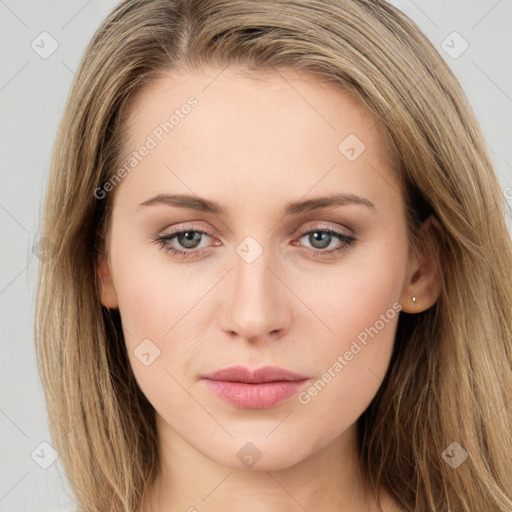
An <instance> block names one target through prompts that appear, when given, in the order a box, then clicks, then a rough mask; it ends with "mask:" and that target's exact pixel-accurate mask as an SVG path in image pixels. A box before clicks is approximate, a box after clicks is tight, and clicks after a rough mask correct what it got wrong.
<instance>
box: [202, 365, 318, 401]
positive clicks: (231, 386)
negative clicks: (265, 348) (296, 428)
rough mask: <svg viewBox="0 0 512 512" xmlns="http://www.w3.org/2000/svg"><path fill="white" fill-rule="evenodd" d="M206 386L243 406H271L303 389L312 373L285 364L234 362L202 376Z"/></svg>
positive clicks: (227, 399)
mask: <svg viewBox="0 0 512 512" xmlns="http://www.w3.org/2000/svg"><path fill="white" fill-rule="evenodd" d="M202 380H203V381H204V383H205V385H206V387H207V388H208V389H209V390H210V391H211V392H213V393H214V394H215V395H217V396H218V397H219V398H221V399H222V400H224V401H225V402H227V403H229V404H230V405H233V406H234V407H237V408H240V409H268V408H270V407H275V406H277V405H278V404H280V403H282V402H284V401H285V400H286V399H288V398H290V397H291V396H293V395H295V394H296V393H298V392H299V391H300V389H301V388H302V387H303V386H304V384H305V383H306V382H307V381H308V380H309V377H307V376H304V375H299V374H297V373H293V372H290V371H288V370H285V369H284V368H278V367H272V366H264V367H262V368H257V369H255V370H251V369H249V368H246V367H243V366H232V367H230V368H224V369H222V370H218V371H216V372H213V373H210V374H207V375H204V376H203V377H202Z"/></svg>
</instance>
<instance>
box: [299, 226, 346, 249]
mask: <svg viewBox="0 0 512 512" xmlns="http://www.w3.org/2000/svg"><path fill="white" fill-rule="evenodd" d="M302 239H305V240H306V242H307V243H310V244H311V246H312V248H310V249H309V250H310V251H311V252H312V253H313V254H314V255H315V256H318V255H322V256H323V255H326V256H328V255H331V254H333V253H338V252H339V251H343V250H346V249H348V248H349V247H350V246H351V245H352V244H353V243H354V242H355V241H356V238H355V237H354V236H353V235H351V234H349V233H344V232H342V231H337V230H335V229H332V228H323V227H322V228H320V227H319V228H314V229H310V230H308V231H305V232H302V233H301V236H300V238H299V240H302ZM336 240H338V243H337V245H336ZM333 241H334V248H331V249H330V250H325V249H326V248H327V247H329V246H331V247H332V245H333V243H332V242H333Z"/></svg>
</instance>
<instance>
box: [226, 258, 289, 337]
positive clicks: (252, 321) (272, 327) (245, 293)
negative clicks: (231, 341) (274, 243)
mask: <svg viewBox="0 0 512 512" xmlns="http://www.w3.org/2000/svg"><path fill="white" fill-rule="evenodd" d="M233 259H234V269H233V271H232V272H230V275H231V277H230V279H228V284H227V285H226V287H227V288H228V289H227V290H224V292H225V293H226V295H225V297H226V300H225V301H224V302H223V314H222V326H221V327H222V328H223V329H224V331H225V332H227V333H228V334H229V335H230V336H231V337H233V338H235V337H236V338H239V339H241V340H246V341H248V342H250V343H255V342H258V341H265V340H269V339H276V338H279V337H280V336H282V335H283V334H284V332H286V331H287V330H288V326H289V322H290V317H291V312H290V309H289V307H290V303H289V299H290V292H289V291H288V290H287V288H286V286H285V285H284V284H283V281H284V279H283V276H281V278H279V274H280V272H279V268H278V267H277V266H276V265H275V264H274V265H272V262H271V261H270V255H269V254H268V251H266V250H263V253H262V254H260V256H259V257H258V258H256V260H255V261H252V262H251V263H248V262H247V261H246V260H244V259H243V258H242V257H240V256H239V255H238V254H237V253H235V254H234V258H233Z"/></svg>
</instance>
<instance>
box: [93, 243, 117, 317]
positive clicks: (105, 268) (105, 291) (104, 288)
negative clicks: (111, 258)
mask: <svg viewBox="0 0 512 512" xmlns="http://www.w3.org/2000/svg"><path fill="white" fill-rule="evenodd" d="M96 262H97V276H96V278H97V280H98V289H99V291H100V300H101V303H102V304H103V305H104V306H105V307H106V308H108V309H115V308H117V307H118V306H119V303H118V301H117V295H116V290H115V288H114V283H113V282H112V278H111V274H110V269H109V264H108V260H107V257H106V255H105V253H104V252H98V253H97V258H96Z"/></svg>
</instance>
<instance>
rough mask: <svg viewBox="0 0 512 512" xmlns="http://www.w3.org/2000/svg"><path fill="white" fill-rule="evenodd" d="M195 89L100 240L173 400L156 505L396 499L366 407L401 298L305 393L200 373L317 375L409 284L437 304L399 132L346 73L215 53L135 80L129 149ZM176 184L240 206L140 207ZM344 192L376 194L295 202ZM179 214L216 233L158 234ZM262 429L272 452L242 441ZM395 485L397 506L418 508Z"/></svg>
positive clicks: (120, 190)
mask: <svg viewBox="0 0 512 512" xmlns="http://www.w3.org/2000/svg"><path fill="white" fill-rule="evenodd" d="M215 77H216V78H215ZM212 80H213V81H212ZM190 96H194V97H195V98H196V99H197V100H198V105H197V106H196V107H195V108H194V109H192V111H191V113H190V114H189V115H188V116H185V117H184V118H183V119H181V120H180V123H179V124H178V125H177V126H176V127H175V128H174V130H173V131H172V132H171V133H169V134H167V135H166V136H165V137H164V138H163V140H162V141H161V142H160V143H159V144H158V146H157V147H156V148H154V149H152V150H151V151H150V152H149V154H148V155H147V156H146V157H145V158H144V159H143V160H142V161H141V162H140V163H138V165H137V166H136V167H135V168H134V169H133V170H132V171H131V172H130V173H129V174H128V175H127V176H126V177H125V178H124V179H123V180H122V181H121V183H120V184H119V185H117V187H116V188H115V190H114V193H115V196H114V210H113V217H112V224H111V225H110V230H109V232H108V237H107V241H106V249H107V251H106V254H107V257H105V256H104V255H103V254H102V253H99V254H98V278H99V280H100V284H101V288H102V295H101V301H102V303H103V305H105V306H106V307H109V308H115V307H118V308H119V310H120V313H121V317H122V321H123V328H124V334H125V340H126V346H127V350H128V354H129V357H130V363H131V365H132V368H133V372H134V374H135V376H136V378H137V381H138V383H139V385H140V387H141V389H142V391H143V392H144V393H145V395H146V396H147V398H148V399H149V401H150V402H151V403H152V405H153V406H154V408H155V409H156V411H157V426H158V437H159V444H160V450H161V453H162V461H161V471H160V473H159V477H158V478H157V480H156V481H155V483H154V485H152V486H151V487H150V488H149V489H148V494H147V496H146V500H145V502H144V504H143V506H142V507H141V509H140V510H139V512H150V511H151V512H153V511H157V510H166V511H181V510H183V511H186V510H189V511H193V510H197V511H199V512H203V511H205V512H206V511H218V510H223V511H226V512H231V511H235V510H240V507H242V506H243V509H244V510H245V511H247V512H252V511H258V512H266V511H268V512H270V511H272V512H281V511H282V512H290V511H303V510H308V511H310V512H313V511H319V510H322V511H326V510H327V511H335V510H336V511H338V512H339V511H342V512H345V511H347V512H348V511H350V512H358V511H361V512H362V511H365V512H368V511H373V510H378V508H377V506H376V504H375V502H374V500H373V498H372V496H371V495H370V494H369V489H368V486H367V484H366V483H365V482H364V481H363V479H362V478H361V477H360V474H359V464H358V459H357V448H356V420H357V419H358V417H359V416H360V415H361V414H362V412H363V411H364V410H365V409H366V408H367V407H368V405H369V403H370V402H371V400H372V399H373V397H374V396H375V394H376V392H377V390H378V389H379V386H380V384H381V381H382V378H383V377H384V375H385V373H386V370H387V368H388V364H389V360H390V356H391V352H392V347H393V342H394V337H395V332H396V326H397V322H398V314H396V316H395V317H394V318H393V319H391V320H388V322H387V323H385V325H384V327H383V328H381V329H380V330H379V332H378V334H377V335H375V336H374V337H373V338H370V340H369V342H368V344H367V345H366V346H364V348H363V349H362V350H361V351H360V352H359V353H358V354H357V355H356V356H354V357H353V359H351V360H350V361H349V362H348V364H347V365H346V366H344V367H343V370H342V371H340V372H338V373H337V374H336V376H335V377H334V378H332V380H331V382H329V383H328V384H327V385H326V386H325V388H324V389H322V391H321V392H319V393H318V394H317V395H316V396H314V397H312V398H311V400H310V401H309V403H307V404H302V403H300V402H299V400H298V399H297V396H293V397H292V398H290V399H288V400H286V401H285V402H283V403H282V404H280V405H278V406H275V407H272V408H269V409H263V410H244V409H237V408H235V407H233V406H231V405H229V404H227V403H225V402H224V401H222V400H220V399H219V398H218V397H217V396H216V395H214V394H212V393H211V392H210V391H209V390H208V389H207V388H206V387H205V385H204V382H203V381H202V380H201V375H204V374H205V373H208V372H212V371H215V370H218V369H220V368H224V367H227V366H231V365H234V364H240V365H245V366H248V367H250V368H258V367H260V366H265V365H275V366H280V367H283V368H286V369H288V370H290V371H293V372H297V373H300V374H305V375H307V376H308V377H309V378H310V381H309V383H308V386H309V385H311V384H312V383H314V382H315V381H317V380H318V379H320V378H321V377H322V375H323V374H324V373H325V372H326V371H327V369H328V368H330V367H332V365H333V363H334V362H335V361H336V359H337V357H338V355H340V354H341V355H343V354H344V353H345V352H346V351H347V350H349V348H350V346H351V343H352V341H353V340H355V339H356V337H357V336H358V334H360V333H361V332H362V331H364V329H365V328H367V327H369V326H373V325H375V323H376V321H377V320H379V318H380V315H381V314H385V313H386V312H387V311H390V310H392V308H393V304H397V303H399V304H401V305H402V309H403V311H406V312H408V313H417V312H420V311H423V310H425V309H427V308H429V307H430V306H432V305H433V304H434V302H435V301H436V299H437V297H438V295H439V291H440V282H439V277H438V275H437V274H436V273H435V272H431V268H432V265H433V262H432V261H431V260H429V259H428V256H427V255H426V254H422V253H421V251H412V250H411V251H410V250H409V248H408V244H407V238H406V236H407V226H406V220H405V210H404V205H403V200H402V192H401V189H400V185H399V182H398V180H397V177H396V174H395V171H394V168H393V162H392V160H391V158H390V155H389V154H388V152H387V146H386V140H385V136H384V134H383V132H382V131H381V130H380V129H379V126H378V125H376V123H375V122H374V121H373V120H372V119H371V118H370V117H369V116H368V115H367V114H366V113H365V112H364V111H363V110H362V109H361V108H360V107H359V106H358V104H357V103H355V101H354V100H353V99H352V98H351V97H350V96H349V95H348V94H347V93H345V92H343V91H341V90H339V89H336V88H334V87H333V86H332V85H329V84H327V83H324V82H322V81H321V80H319V78H318V77H315V76H313V75H310V74H306V73H303V72H297V71H292V70H280V71H279V72H277V71H276V72H265V73H259V74H258V75H256V74H254V73H252V74H242V73H240V71H239V70H238V71H236V70H233V69H226V70H224V71H222V72H221V69H220V68H219V69H216V68H210V69H206V68H205V69H202V70H200V71H188V72H184V71H182V72H180V73H177V72H174V73H173V74H171V73H169V74H168V75H167V76H165V77H164V78H162V79H160V80H158V81H157V82H154V83H153V84H151V85H150V87H149V88H147V89H145V90H144V91H143V92H142V94H141V95H140V96H139V97H137V98H136V101H135V102H134V103H133V104H132V105H131V108H130V112H129V117H128V119H127V127H128V129H129V136H128V139H127V140H126V144H125V147H126V149H127V153H129V152H130V151H134V150H136V149H137V148H139V147H140V146H141V145H142V144H143V143H144V141H145V140H146V137H147V136H148V134H151V133H152V131H153V130H154V128H155V127H156V126H158V125H159V123H161V122H162V121H164V120H165V119H167V118H168V117H169V114H168V113H169V112H170V113H172V111H173V110H174V109H175V108H177V107H179V106H180V105H182V104H184V103H185V102H186V100H187V98H188V97H190ZM349 134H356V136H357V137H358V138H359V139H360V140H361V141H363V143H364V145H365V147H366V148H365V150H364V151H363V152H362V153H361V154H360V155H359V156H358V157H357V158H356V159H355V160H354V161H350V160H348V159H347V158H346V157H345V155H344V154H342V152H340V150H339V149H338V146H339V144H340V142H342V141H343V140H344V139H345V138H346V137H347V135H349ZM162 193H169V194H171V193H172V194H192V195H194V196H199V197H201V198H206V199H209V200H213V201H216V202H218V203H220V204H221V205H222V206H224V207H225V208H226V213H225V214H222V215H221V214H217V215H216V214H212V213H206V212H202V211H197V210H192V209H186V208H183V207H175V206H169V205H164V204H159V205H152V206H141V207H139V205H140V204H141V203H143V202H144V201H146V200H148V199H150V198H151V197H153V196H156V195H157V194H162ZM333 193H340V194H341V193H351V194H356V195H358V196H362V197H364V198H366V199H367V200H369V201H371V202H372V203H373V205H374V208H370V207H367V206H364V205H360V204H347V205H341V206H339V205H338V206H334V207H329V208H324V209H320V210H315V211H310V212H305V213H298V214H292V215H287V216H284V215H283V208H284V206H285V205H286V204H287V203H289V202H292V201H299V200H305V199H311V198H316V197H323V196H327V195H331V194H333ZM173 227H176V228H183V229H184V230H185V231H186V230H187V228H188V229H189V231H190V230H191V231H194V230H198V229H200V230H205V231H206V232H208V233H209V234H207V235H203V238H202V239H201V238H199V240H201V241H200V243H199V240H198V244H197V246H196V249H194V248H192V249H187V248H186V246H185V247H184V246H183V245H180V243H179V241H178V238H177V237H175V238H174V239H173V240H172V241H168V242H167V245H168V246H169V245H170V246H173V247H175V248H178V249H181V250H184V251H187V250H188V251H193V250H196V251H198V250H201V249H203V248H204V249H205V252H204V253H203V254H202V255H199V256H193V257H188V258H183V257H180V256H177V255H173V254H171V253H167V252H166V251H165V250H164V249H163V248H162V247H161V246H159V245H158V244H156V243H155V242H154V241H152V238H151V237H154V236H157V235H160V234H162V233H168V232H169V231H170V229H171V228H173ZM430 227H431V225H430V222H429V221H426V222H425V224H424V226H423V227H422V231H421V233H422V235H421V236H424V237H427V236H429V232H430V231H431V230H430ZM325 228H332V229H335V230H337V231H341V232H346V233H349V234H352V235H353V236H354V237H355V238H356V241H355V242H354V243H353V244H352V245H350V246H348V247H346V248H345V250H342V251H339V252H337V253H331V254H330V255H328V254H327V255H326V252H327V251H329V250H332V249H335V248H337V247H339V246H340V245H342V244H343V241H340V239H338V238H337V237H336V236H333V237H332V238H331V239H330V240H331V241H330V243H329V244H328V245H327V243H326V244H325V245H324V246H322V245H321V243H320V242H319V241H318V239H315V238H314V237H313V235H312V234H311V235H308V234H306V235H304V234H301V230H303V231H305V232H306V233H311V232H313V233H314V232H315V231H318V230H322V229H325ZM307 230H308V231H307ZM210 233H211V235H210ZM321 233H322V232H321ZM196 236H199V235H196ZM247 236H251V237H253V238H254V239H255V240H256V241H257V243H258V244H259V246H260V247H261V248H262V249H263V252H262V253H261V255H259V257H257V258H256V259H255V261H253V262H252V263H248V262H247V261H245V260H244V259H243V258H242V257H241V256H240V255H239V253H237V251H236V249H237V247H238V246H239V245H240V244H241V242H242V241H244V239H245V238H246V237H247ZM324 236H325V235H324ZM181 241H182V242H183V239H181ZM327 241H328V240H327ZM326 245H327V247H325V246H326ZM188 247H191V246H190V245H189V246H188ZM324 247H325V248H324ZM315 249H317V250H319V251H323V252H324V255H322V254H319V255H314V254H313V253H312V251H313V250H315ZM251 250H252V249H251ZM196 254H197V252H196ZM413 295H414V296H416V298H417V299H416V302H412V301H411V298H412V296H413ZM146 338H149V339H150V340H151V341H152V343H154V344H155V345H156V346H157V347H158V348H159V350H160V355H159V357H157V358H156V359H155V360H154V362H152V363H151V364H150V365H148V366H145V365H144V364H142V363H141V362H140V360H139V359H138V358H137V357H136V356H135V355H134V350H135V349H136V348H137V346H138V345H139V344H140V343H141V342H142V340H144V339H146ZM306 389H307V388H306ZM249 442H250V443H252V444H253V445H254V446H255V447H257V450H258V451H259V452H260V453H261V458H260V459H259V460H258V462H257V463H256V464H255V465H254V466H253V467H251V468H249V467H247V466H246V465H244V463H243V462H242V461H241V460H240V459H239V458H238V457H237V453H238V452H239V450H240V449H241V448H242V447H243V446H244V445H246V444H247V443H249ZM381 497H382V498H381V499H382V509H383V510H384V511H394V510H400V509H399V508H398V505H397V504H396V503H395V502H394V501H393V500H392V499H391V498H390V496H389V495H388V494H387V493H386V491H385V490H382V493H381Z"/></svg>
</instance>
